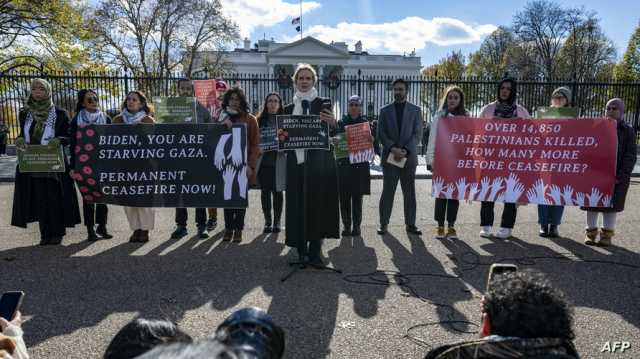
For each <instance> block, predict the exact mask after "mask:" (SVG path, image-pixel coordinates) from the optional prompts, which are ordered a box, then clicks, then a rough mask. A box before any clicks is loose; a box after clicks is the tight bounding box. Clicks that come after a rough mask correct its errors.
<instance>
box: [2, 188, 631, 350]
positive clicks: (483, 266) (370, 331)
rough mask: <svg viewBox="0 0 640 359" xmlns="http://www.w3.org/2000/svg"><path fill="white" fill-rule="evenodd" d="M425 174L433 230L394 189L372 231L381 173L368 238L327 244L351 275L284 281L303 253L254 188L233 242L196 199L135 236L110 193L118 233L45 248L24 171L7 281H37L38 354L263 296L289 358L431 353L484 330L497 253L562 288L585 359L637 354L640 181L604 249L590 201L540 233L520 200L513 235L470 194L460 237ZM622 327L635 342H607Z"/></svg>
mask: <svg viewBox="0 0 640 359" xmlns="http://www.w3.org/2000/svg"><path fill="white" fill-rule="evenodd" d="M430 185H431V181H429V180H419V181H418V182H417V189H418V226H419V227H420V228H421V229H422V230H423V232H424V234H423V235H422V236H420V237H417V236H408V235H407V234H406V233H405V231H404V225H403V223H404V220H403V215H402V197H401V195H400V192H399V191H400V189H399V188H398V194H397V195H396V203H395V208H394V211H393V215H392V219H391V224H392V225H391V226H390V227H389V228H390V233H389V234H388V235H386V236H382V237H381V236H378V235H377V234H376V232H375V229H376V225H377V221H378V200H379V198H380V192H381V189H382V188H381V187H382V181H373V182H372V195H371V196H368V197H366V199H365V208H364V223H363V233H362V238H350V237H349V238H343V239H340V240H336V239H333V240H327V241H326V243H325V245H324V257H325V260H326V261H327V263H329V264H330V265H332V266H335V267H337V268H340V269H342V270H343V273H342V274H334V273H329V272H322V271H316V270H306V271H303V272H300V273H296V274H295V275H293V276H292V277H291V278H290V279H289V280H287V281H286V282H284V283H282V282H281V281H280V278H281V277H282V276H284V275H285V274H287V273H288V272H289V270H290V268H289V266H288V265H287V261H289V260H293V259H294V258H295V255H294V252H293V251H290V250H289V248H287V247H285V245H284V236H283V235H282V234H280V235H279V236H275V235H269V236H265V235H262V234H261V229H262V226H263V220H262V214H261V210H260V205H259V201H260V199H259V193H258V192H257V191H251V194H250V207H249V211H248V213H247V221H246V223H247V226H246V230H245V240H244V242H242V243H240V244H229V243H226V242H222V241H221V232H220V227H219V228H218V229H217V230H216V231H215V233H213V235H212V237H211V238H209V239H207V240H199V239H197V238H195V237H194V235H195V224H194V223H193V220H194V212H193V210H190V211H189V215H190V216H191V217H190V227H189V230H190V235H189V236H187V237H185V238H183V239H180V240H171V239H170V238H169V237H170V233H171V232H172V230H173V227H174V210H173V209H159V210H158V211H157V213H156V228H155V230H154V231H152V233H151V241H150V242H149V243H146V244H132V243H128V242H127V238H128V236H129V235H130V230H129V228H128V225H127V221H126V218H125V215H124V211H123V210H122V208H119V207H116V206H110V207H109V210H110V212H109V229H110V230H111V231H112V232H113V234H114V235H115V238H114V239H112V240H108V241H98V242H93V243H89V242H87V241H85V240H84V238H85V235H86V232H85V229H84V228H83V227H82V226H77V227H76V228H73V229H70V230H69V231H68V234H67V236H66V237H65V238H64V241H63V244H62V245H61V246H54V247H50V246H46V247H40V246H38V245H37V244H38V241H39V232H38V227H37V224H35V223H34V224H32V225H30V226H29V228H28V229H26V230H25V229H20V228H16V227H12V226H10V224H9V223H10V217H11V205H12V199H13V184H12V183H3V184H0V208H1V209H2V210H1V211H0V291H7V290H23V291H25V292H26V296H25V301H24V304H23V308H22V311H23V315H24V317H25V319H26V322H25V323H24V326H23V327H24V330H25V338H26V342H27V345H28V347H29V351H30V353H31V355H32V357H33V358H36V359H37V358H60V357H64V358H100V357H101V356H102V354H103V353H104V350H105V348H106V347H107V345H108V343H109V341H110V340H111V338H112V337H113V336H114V335H115V333H116V332H117V331H118V329H120V328H121V327H122V326H123V325H124V324H126V323H127V322H128V321H130V320H132V319H133V318H136V317H139V316H140V317H146V318H166V319H170V320H173V321H175V322H177V323H178V324H179V325H180V326H181V327H182V328H183V329H184V330H186V331H187V332H188V333H190V334H192V335H193V336H194V337H195V338H204V337H206V336H208V335H210V334H211V333H213V331H214V330H215V328H216V326H217V325H218V324H219V323H220V322H221V321H222V320H223V319H224V318H225V317H226V316H228V315H229V314H231V313H232V312H234V311H235V310H238V309H240V308H243V307H246V306H258V307H261V308H264V309H266V310H267V311H268V312H269V313H270V314H271V315H272V316H273V317H274V319H275V321H276V322H277V323H279V324H280V325H281V326H282V327H283V328H284V330H285V332H286V354H285V357H286V358H325V357H328V358H420V357H422V356H423V355H424V353H425V352H426V351H427V350H428V348H429V347H431V346H437V345H440V344H444V343H450V342H455V341H460V340H465V339H472V338H475V337H477V334H476V333H477V329H478V328H477V324H478V323H479V320H480V297H481V295H482V292H483V290H484V286H485V282H486V275H487V271H488V265H489V264H490V263H493V262H511V263H516V264H518V265H519V266H520V268H521V269H531V270H536V271H540V272H542V273H544V274H545V275H546V276H547V277H548V278H549V279H550V280H551V281H552V282H553V284H554V285H556V286H557V287H558V288H559V289H561V290H562V291H563V292H564V293H565V295H566V298H567V299H568V301H569V302H570V303H571V304H572V306H573V308H574V320H575V332H576V340H575V343H576V345H577V348H578V350H579V352H580V354H581V356H582V358H639V357H640V310H639V309H638V308H639V306H638V298H640V267H639V266H640V254H639V253H640V241H638V232H639V231H638V230H639V229H640V225H639V224H638V223H640V211H638V210H637V208H638V207H639V205H640V184H639V183H638V179H634V182H633V184H632V185H631V190H630V192H629V198H628V201H627V210H626V211H625V212H623V213H622V214H621V215H619V217H618V224H617V234H616V237H615V239H614V246H612V247H609V248H599V247H588V246H585V245H583V244H582V236H583V229H584V212H582V211H580V210H579V209H577V208H567V209H566V211H565V216H564V223H563V225H562V226H561V228H560V231H561V234H562V235H563V238H559V239H553V240H551V239H543V238H540V237H538V236H537V230H538V225H537V223H536V221H537V214H536V213H537V212H536V207H535V206H532V205H530V206H524V207H520V209H519V213H518V221H517V225H516V228H515V230H514V235H515V238H513V239H511V240H508V241H505V240H497V239H484V238H480V237H479V236H478V230H479V205H478V204H477V203H474V204H471V205H468V204H461V206H460V213H459V218H458V222H457V229H458V232H459V235H460V239H459V240H436V239H434V231H435V226H434V222H433V219H432V218H433V200H432V199H431V198H430V197H429V196H428V193H430ZM497 209H498V211H499V210H500V209H501V206H497ZM219 212H220V213H219V216H220V218H222V213H221V211H219ZM496 218H497V219H499V218H500V212H497V215H496ZM451 321H467V322H470V324H451V323H450V322H451ZM411 338H413V339H411ZM614 341H617V342H619V341H628V342H630V344H631V348H629V349H627V350H626V352H625V353H615V354H610V353H602V352H601V349H602V348H603V347H604V346H605V344H606V343H607V342H614ZM418 343H419V344H418Z"/></svg>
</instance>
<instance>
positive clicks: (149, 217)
mask: <svg viewBox="0 0 640 359" xmlns="http://www.w3.org/2000/svg"><path fill="white" fill-rule="evenodd" d="M152 115H153V108H152V107H151V106H150V105H149V104H148V101H147V98H146V96H145V95H144V93H142V92H141V91H131V92H129V93H128V94H127V99H126V100H125V101H124V103H123V104H122V112H120V114H119V115H117V116H116V117H114V118H113V123H114V124H125V125H137V126H139V125H141V124H153V123H155V121H154V119H153V117H151V116H152ZM124 213H125V214H126V215H127V220H128V221H129V227H130V228H131V230H132V231H133V233H132V234H131V237H129V241H130V242H137V243H144V242H148V241H149V231H151V230H153V227H154V226H155V219H156V218H155V217H156V213H155V210H154V209H153V208H147V207H124Z"/></svg>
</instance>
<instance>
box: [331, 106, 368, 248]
mask: <svg viewBox="0 0 640 359" xmlns="http://www.w3.org/2000/svg"><path fill="white" fill-rule="evenodd" d="M365 122H367V119H366V118H365V117H363V116H362V100H361V99H360V97H359V96H351V97H350V98H349V107H348V111H347V114H346V115H345V116H344V117H343V118H342V120H341V121H338V124H337V128H336V133H344V132H345V126H349V125H355V124H358V123H365ZM337 163H338V185H339V187H340V215H341V217H342V225H343V226H344V230H343V231H342V236H356V237H357V236H359V235H360V234H361V230H360V224H361V223H362V196H364V195H368V194H371V174H370V170H369V162H361V163H354V164H351V163H350V161H349V157H345V158H340V159H338V160H337ZM352 224H353V227H351V226H352Z"/></svg>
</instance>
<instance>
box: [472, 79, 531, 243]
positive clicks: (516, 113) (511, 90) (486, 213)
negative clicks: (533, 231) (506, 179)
mask: <svg viewBox="0 0 640 359" xmlns="http://www.w3.org/2000/svg"><path fill="white" fill-rule="evenodd" d="M516 85H517V84H516V81H515V80H514V79H511V78H506V79H503V80H502V81H500V84H499V86H498V92H497V100H496V101H494V102H492V103H490V104H488V105H486V106H485V107H484V108H483V109H482V111H481V113H480V118H497V119H502V118H531V116H530V115H529V112H527V110H526V109H525V108H524V107H522V106H520V105H519V104H518V103H517V102H516V99H517V94H518V91H517V86H516ZM494 204H495V203H494V202H482V205H481V207H480V225H481V226H482V230H481V231H480V237H485V238H490V237H492V236H493V229H492V227H493V218H494V214H493V207H494ZM517 214H518V211H517V207H516V204H515V203H505V204H504V210H503V211H502V220H501V223H500V230H499V231H498V232H497V233H496V237H497V238H501V239H507V238H509V237H511V232H512V231H513V227H514V225H515V223H516V216H517Z"/></svg>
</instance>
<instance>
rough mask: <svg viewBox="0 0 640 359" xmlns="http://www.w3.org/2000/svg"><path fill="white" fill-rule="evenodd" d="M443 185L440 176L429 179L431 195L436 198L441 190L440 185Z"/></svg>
mask: <svg viewBox="0 0 640 359" xmlns="http://www.w3.org/2000/svg"><path fill="white" fill-rule="evenodd" d="M443 185H444V179H442V177H438V178H434V179H433V180H432V181H431V195H432V196H433V197H434V198H438V196H439V195H440V192H442V188H443V187H442V186H443Z"/></svg>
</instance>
